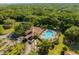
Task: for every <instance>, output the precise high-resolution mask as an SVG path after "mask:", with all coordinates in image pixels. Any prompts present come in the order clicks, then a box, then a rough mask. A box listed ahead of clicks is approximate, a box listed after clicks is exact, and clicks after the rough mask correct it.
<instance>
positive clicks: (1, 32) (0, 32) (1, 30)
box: [0, 26, 4, 35]
mask: <svg viewBox="0 0 79 59" xmlns="http://www.w3.org/2000/svg"><path fill="white" fill-rule="evenodd" d="M3 31H4V28H3V27H2V26H0V35H1V34H3Z"/></svg>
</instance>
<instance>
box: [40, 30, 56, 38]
mask: <svg viewBox="0 0 79 59" xmlns="http://www.w3.org/2000/svg"><path fill="white" fill-rule="evenodd" d="M55 34H56V32H55V31H53V30H46V31H44V32H43V33H42V35H41V38H42V39H51V38H52V37H53V36H55Z"/></svg>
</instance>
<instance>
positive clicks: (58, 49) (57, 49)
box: [48, 34, 71, 55]
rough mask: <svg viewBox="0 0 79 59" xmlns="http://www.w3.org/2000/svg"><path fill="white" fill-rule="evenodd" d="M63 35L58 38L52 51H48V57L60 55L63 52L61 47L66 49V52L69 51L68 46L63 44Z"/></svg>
mask: <svg viewBox="0 0 79 59" xmlns="http://www.w3.org/2000/svg"><path fill="white" fill-rule="evenodd" d="M63 41H64V35H63V34H61V35H60V37H59V44H58V45H55V47H54V49H52V50H49V53H48V54H49V55H52V54H53V55H60V54H61V51H62V50H63V47H66V48H67V51H71V50H70V48H69V47H68V46H66V45H65V44H64V43H63Z"/></svg>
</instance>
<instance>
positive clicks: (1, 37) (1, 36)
mask: <svg viewBox="0 0 79 59" xmlns="http://www.w3.org/2000/svg"><path fill="white" fill-rule="evenodd" d="M8 35H9V34H5V35H0V39H5V38H7V37H8Z"/></svg>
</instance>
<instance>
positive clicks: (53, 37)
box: [39, 29, 57, 41]
mask: <svg viewBox="0 0 79 59" xmlns="http://www.w3.org/2000/svg"><path fill="white" fill-rule="evenodd" d="M48 30H49V29H46V30H45V31H43V32H42V33H41V35H40V36H39V38H40V39H45V38H43V34H44V33H45V32H46V31H48ZM51 31H53V30H51ZM56 37H57V32H56V31H55V35H54V36H52V37H50V38H49V40H52V41H55V38H56Z"/></svg>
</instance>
